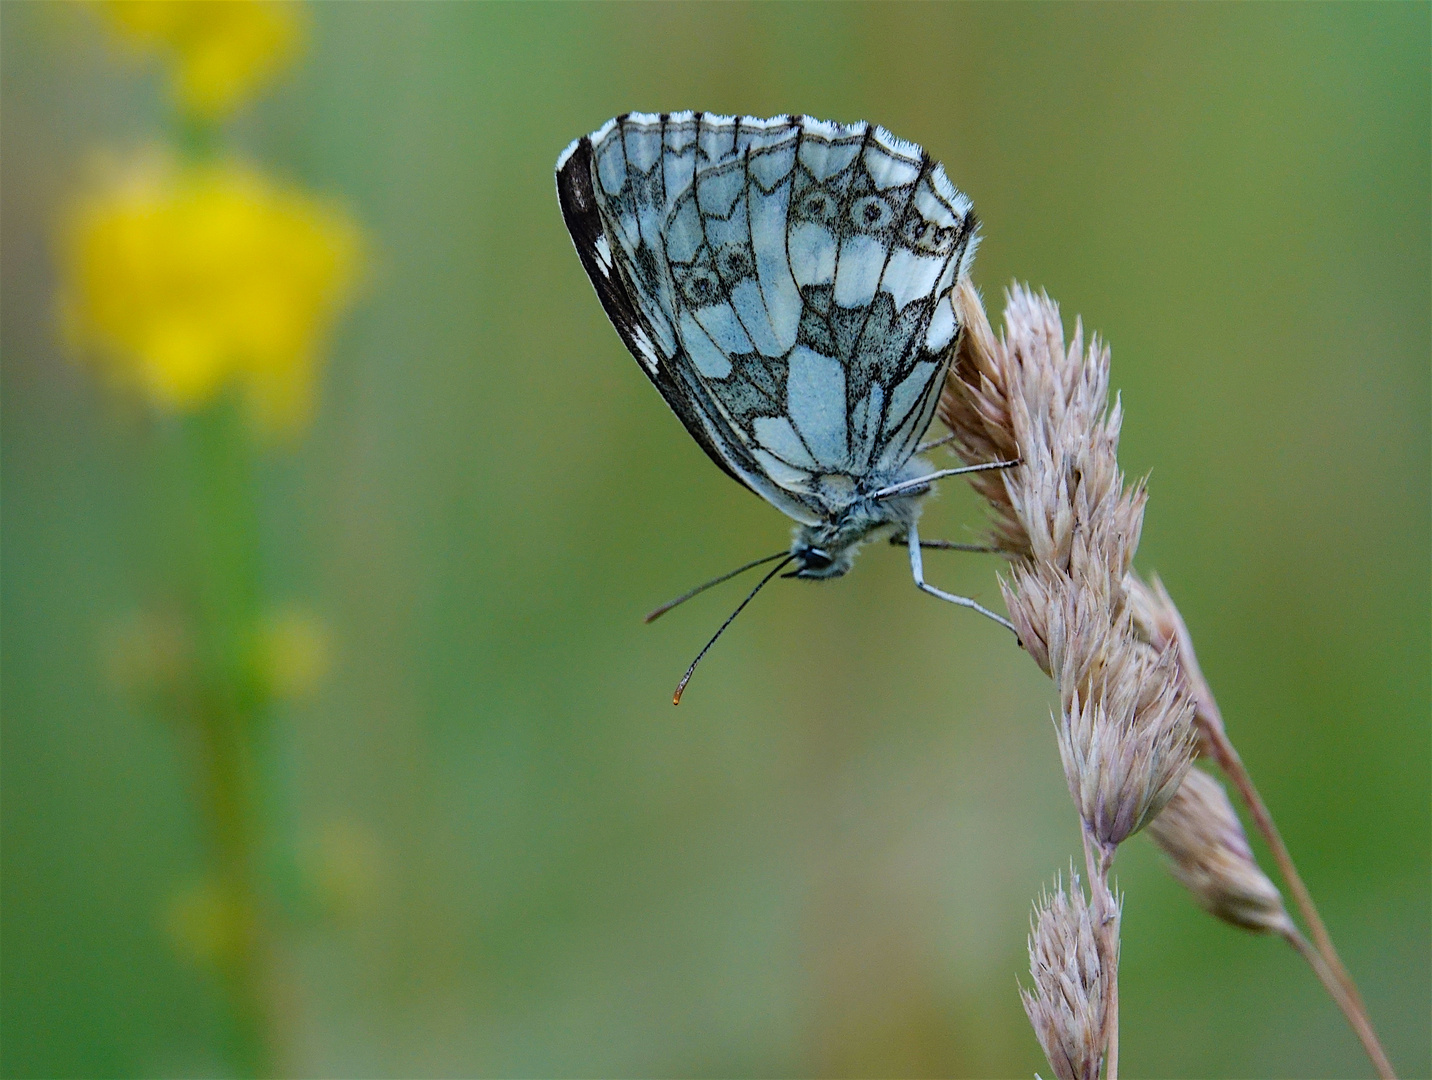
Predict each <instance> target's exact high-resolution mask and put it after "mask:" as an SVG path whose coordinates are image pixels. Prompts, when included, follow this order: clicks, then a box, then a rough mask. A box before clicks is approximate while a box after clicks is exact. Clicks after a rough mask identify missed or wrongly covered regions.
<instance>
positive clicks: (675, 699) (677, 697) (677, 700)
mask: <svg viewBox="0 0 1432 1080" xmlns="http://www.w3.org/2000/svg"><path fill="white" fill-rule="evenodd" d="M772 558H775V556H772ZM794 558H795V556H794V555H786V557H785V558H783V559H782V560H781V561H780V562H778V563H776V565H775V568H774V569H772V570H770V571H768V572H767V573H766V576H765V577H763V578H762V579H761V582H760V584H759V585H757V586H756V587H755V588H754V589H752V590H751V591H750V593H748V594H747V596H746V599H744V600H742V601H741V602H740V604H738V605H737V606H736V610H735V611H733V612H731V614H730V615H728V616H726V621H725V622H723V623H722V624H721V629H719V630H717V631H716V633H714V634H712V635H711V640H710V641H708V642H707V643H706V646H705V648H703V649H702V650H701V651H700V652H699V653H697V654H696V659H695V660H693V661H691V666H690V667H689V668H687V669H686V674H685V675H683V676H682V677H681V682H679V683H678V684H677V686H676V693H674V694H672V695H671V703H672V704H673V705H680V704H681V695H682V693H684V692H685V690H686V684H687V683H689V682H690V681H691V676H692V674H693V673H694V672H695V671H696V665H697V664H699V663H701V658H702V657H703V656H705V655H706V654H707V653H708V652H709V651H710V650H711V646H712V645H715V644H716V639H717V638H719V637H720V636H721V635H722V634H724V633H725V632H726V627H728V626H730V625H731V623H732V622H733V621H734V620H735V618H736V616H737V615H739V614H741V612H742V610H744V608H745V607H746V605H747V604H749V603H750V602H751V601H752V600H754V599H755V598H756V594H757V593H758V592H760V591H761V590H762V589H764V588H765V587H766V585H767V583H768V582H769V581H770V580H771V578H773V577H775V576H776V575H777V574H779V573H780V572H781V570H783V569H784V568H785V565H786V563H788V562H790V561H791V560H792V559H794ZM761 562H770V559H762V560H761ZM753 565H754V564H753Z"/></svg>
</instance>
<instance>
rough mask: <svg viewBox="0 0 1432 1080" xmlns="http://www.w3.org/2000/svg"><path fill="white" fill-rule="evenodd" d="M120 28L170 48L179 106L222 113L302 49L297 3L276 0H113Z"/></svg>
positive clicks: (147, 44) (137, 39)
mask: <svg viewBox="0 0 1432 1080" xmlns="http://www.w3.org/2000/svg"><path fill="white" fill-rule="evenodd" d="M102 6H103V9H104V11H105V12H106V13H107V14H108V16H109V18H110V21H111V23H113V25H114V27H115V29H116V30H118V31H119V33H120V35H121V36H122V37H124V38H126V39H127V40H128V41H130V42H131V43H132V44H134V45H135V46H137V47H138V48H140V49H143V50H146V51H159V52H163V53H167V54H168V59H169V60H170V62H171V64H172V71H171V77H172V79H173V90H174V95H175V97H176V99H177V100H178V102H179V104H180V106H181V107H182V108H184V109H185V110H186V111H188V112H191V113H194V114H195V115H198V116H202V117H209V118H216V117H219V116H222V115H223V114H225V113H227V112H229V111H231V110H232V109H234V108H235V107H236V106H238V105H240V104H241V103H242V102H243V101H244V99H245V98H247V97H249V96H250V95H251V94H253V92H254V91H255V90H257V89H258V88H259V87H260V86H262V85H263V84H264V83H265V82H267V81H268V80H270V79H271V78H273V76H274V75H275V74H276V73H277V72H278V71H279V69H280V68H282V67H283V65H284V64H285V63H287V62H288V61H289V59H291V58H292V56H293V55H294V54H295V53H296V52H297V51H298V44H299V38H300V36H301V35H300V30H301V27H300V22H299V13H298V7H297V5H295V4H292V3H276V2H273V0H107V2H105V3H104V4H103V5H102Z"/></svg>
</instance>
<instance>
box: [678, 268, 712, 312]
mask: <svg viewBox="0 0 1432 1080" xmlns="http://www.w3.org/2000/svg"><path fill="white" fill-rule="evenodd" d="M681 293H682V295H683V296H685V297H686V302H687V303H689V304H691V305H693V306H694V307H705V306H707V305H708V304H715V303H717V302H718V301H720V299H721V279H720V278H718V277H717V276H716V273H715V271H713V270H709V269H707V268H706V267H704V266H693V267H692V268H691V269H690V270H689V271H687V274H686V279H685V280H684V281H683V282H682V283H681Z"/></svg>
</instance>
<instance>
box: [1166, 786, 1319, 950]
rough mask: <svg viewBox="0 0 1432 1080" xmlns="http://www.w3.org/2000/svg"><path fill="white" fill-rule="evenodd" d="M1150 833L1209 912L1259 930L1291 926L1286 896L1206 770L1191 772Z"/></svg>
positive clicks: (1267, 931) (1283, 930) (1286, 930)
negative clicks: (1261, 863)
mask: <svg viewBox="0 0 1432 1080" xmlns="http://www.w3.org/2000/svg"><path fill="white" fill-rule="evenodd" d="M1149 835H1151V836H1152V837H1153V838H1154V841H1155V842H1156V843H1157V844H1158V846H1159V847H1160V848H1161V849H1162V850H1163V853H1164V855H1165V856H1167V857H1168V862H1169V872H1170V873H1172V874H1173V876H1174V877H1175V878H1176V879H1177V880H1178V881H1179V883H1180V884H1182V885H1183V886H1184V888H1186V889H1188V891H1189V892H1191V893H1192V894H1193V897H1194V899H1195V900H1196V901H1197V902H1198V904H1199V906H1200V907H1202V908H1204V909H1205V910H1206V911H1208V912H1209V913H1210V914H1212V915H1215V916H1217V917H1218V918H1220V919H1222V920H1223V921H1224V922H1228V923H1232V924H1233V925H1234V926H1240V927H1242V928H1243V929H1245V930H1252V931H1254V932H1255V933H1261V934H1279V935H1286V934H1288V933H1290V932H1292V931H1293V929H1294V927H1293V923H1292V920H1291V919H1289V917H1288V913H1287V911H1286V910H1285V909H1284V907H1283V897H1282V895H1281V894H1280V893H1279V892H1278V889H1277V887H1276V886H1275V885H1274V884H1273V883H1272V882H1271V881H1269V880H1268V876H1267V875H1266V874H1264V873H1263V871H1262V870H1261V869H1259V867H1258V864H1257V862H1255V861H1254V859H1253V852H1252V850H1251V849H1250V848H1249V846H1248V838H1247V837H1246V836H1245V835H1244V832H1243V826H1242V824H1240V823H1239V821H1238V816H1237V815H1236V814H1235V813H1234V812H1233V806H1232V804H1231V803H1230V802H1229V801H1228V795H1227V794H1226V793H1225V792H1224V790H1223V785H1221V784H1220V783H1219V782H1218V781H1217V780H1215V779H1214V778H1213V777H1212V776H1209V775H1208V773H1206V772H1204V771H1203V770H1201V769H1190V770H1189V771H1188V774H1187V775H1186V776H1185V777H1184V779H1183V783H1182V784H1181V785H1180V786H1179V789H1178V791H1177V793H1176V794H1175V795H1174V796H1173V798H1172V799H1171V800H1169V803H1168V805H1167V806H1165V807H1164V809H1163V812H1162V813H1161V814H1159V815H1158V817H1156V818H1154V820H1153V821H1152V823H1150V825H1149Z"/></svg>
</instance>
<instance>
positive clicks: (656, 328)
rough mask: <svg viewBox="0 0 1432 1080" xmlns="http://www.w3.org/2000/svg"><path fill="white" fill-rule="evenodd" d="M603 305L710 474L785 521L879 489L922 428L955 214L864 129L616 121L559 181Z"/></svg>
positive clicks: (928, 174)
mask: <svg viewBox="0 0 1432 1080" xmlns="http://www.w3.org/2000/svg"><path fill="white" fill-rule="evenodd" d="M558 188H559V192H560V195H561V199H562V205H563V211H564V214H565V215H566V217H567V222H568V227H569V229H570V230H571V232H572V235H573V239H574V241H575V242H576V244H577V248H578V250H579V252H580V253H581V256H582V260H583V264H584V265H585V266H586V268H587V272H588V275H589V276H590V277H591V278H592V281H593V284H594V285H595V286H596V287H597V292H598V294H599V295H600V296H601V298H602V302H603V305H604V306H605V307H606V309H607V312H608V314H609V315H610V316H611V318H612V321H613V323H614V324H615V325H616V327H617V330H618V332H619V333H620V334H621V336H622V339H623V341H624V342H625V343H626V344H627V347H628V348H629V349H630V350H631V352H632V354H633V355H634V356H636V358H637V360H638V361H639V362H640V363H641V365H642V367H643V369H644V370H646V372H647V374H648V376H649V377H651V378H652V381H653V382H655V383H656V384H657V387H658V389H659V390H661V392H662V395H663V397H665V398H666V400H667V402H668V403H669V404H670V405H671V406H672V408H673V409H674V410H675V411H676V412H677V415H678V416H680V417H681V419H682V421H683V423H684V424H685V425H686V427H687V429H688V430H689V431H690V432H691V434H692V435H693V437H695V438H696V440H697V441H698V442H699V443H700V444H701V445H702V446H703V448H704V449H705V450H706V451H707V453H708V454H709V455H711V457H712V458H713V459H715V460H716V461H717V462H718V464H720V465H721V466H722V468H723V469H725V470H726V471H727V472H728V473H730V474H731V475H733V476H735V477H736V478H737V479H739V480H741V481H742V482H743V483H745V484H746V485H747V486H748V487H751V488H752V489H753V490H755V491H756V492H757V493H758V494H760V495H762V496H763V497H765V498H766V499H767V500H768V501H770V502H772V503H774V504H775V505H776V506H777V507H779V508H780V509H782V510H783V511H785V512H786V513H787V514H790V515H791V516H792V517H795V518H797V520H801V521H807V522H809V521H810V520H811V519H812V517H813V516H814V517H828V516H829V515H830V514H831V513H832V511H833V509H834V508H835V507H834V504H836V503H839V501H840V500H841V499H845V500H846V501H848V499H849V497H850V492H851V491H853V490H856V489H859V488H861V487H862V485H864V486H867V487H868V486H869V485H870V484H872V483H873V484H879V483H880V482H881V479H880V478H881V477H886V476H889V475H893V474H894V473H897V472H898V471H899V470H900V469H901V468H902V467H903V466H904V465H905V463H906V462H907V461H908V460H909V458H910V457H911V455H912V454H913V452H914V447H915V444H916V442H917V441H918V439H919V438H920V436H921V435H922V434H923V432H924V430H925V428H926V427H928V425H929V423H930V420H931V418H932V416H933V412H934V408H935V405H936V402H937V400H938V396H939V387H940V385H941V382H942V377H943V374H944V371H945V367H946V365H947V364H948V357H949V351H950V346H951V345H952V343H953V342H954V341H955V339H956V337H957V335H958V333H959V329H960V328H959V324H958V321H957V319H956V318H955V313H954V309H953V307H952V305H951V303H950V293H951V290H952V288H953V285H954V284H955V282H956V281H957V280H958V279H959V277H960V275H961V274H963V273H965V272H966V271H967V268H968V264H969V261H970V258H971V256H972V254H973V250H974V245H975V238H974V231H975V218H974V215H973V213H972V211H971V209H970V205H969V200H968V199H967V198H965V196H963V195H961V194H960V193H959V192H957V191H956V190H955V189H954V188H953V186H952V185H951V184H950V183H949V181H948V180H947V179H946V178H945V175H944V171H943V169H942V168H941V167H940V166H939V165H938V164H935V163H934V162H932V161H931V160H930V159H929V158H928V156H927V155H925V154H924V152H923V151H921V150H920V148H919V147H917V146H914V145H913V144H910V143H905V142H902V141H900V140H898V139H896V138H894V136H891V135H890V134H889V133H888V132H886V131H885V130H884V129H882V128H878V127H873V126H871V125H868V124H863V123H861V124H854V125H849V126H843V125H838V124H830V123H825V122H822V121H818V120H814V119H811V118H809V117H781V118H777V119H773V120H751V119H749V118H745V117H734V118H733V117H717V116H710V115H706V114H701V113H676V114H671V115H663V116H644V115H641V114H632V115H629V116H625V117H620V118H618V119H617V120H615V121H612V122H609V123H608V124H607V125H605V126H604V127H603V128H602V129H600V130H599V131H597V132H596V133H594V135H593V136H591V137H590V138H589V139H583V140H579V141H578V142H577V143H576V144H574V146H573V148H572V149H570V150H569V151H568V153H567V154H566V155H564V157H563V159H562V160H561V161H560V162H559V169H558Z"/></svg>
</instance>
